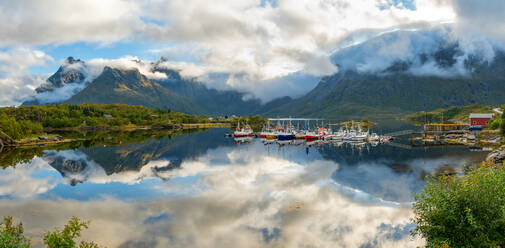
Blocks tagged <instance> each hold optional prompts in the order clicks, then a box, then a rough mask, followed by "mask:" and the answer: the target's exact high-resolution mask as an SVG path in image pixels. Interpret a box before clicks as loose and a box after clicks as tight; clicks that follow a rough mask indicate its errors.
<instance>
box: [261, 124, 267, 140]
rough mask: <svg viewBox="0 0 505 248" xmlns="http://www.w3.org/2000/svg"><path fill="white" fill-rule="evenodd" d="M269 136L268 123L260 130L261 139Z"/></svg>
mask: <svg viewBox="0 0 505 248" xmlns="http://www.w3.org/2000/svg"><path fill="white" fill-rule="evenodd" d="M266 138H267V128H266V125H265V126H263V129H261V132H260V139H266Z"/></svg>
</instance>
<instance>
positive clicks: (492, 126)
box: [489, 118, 502, 130]
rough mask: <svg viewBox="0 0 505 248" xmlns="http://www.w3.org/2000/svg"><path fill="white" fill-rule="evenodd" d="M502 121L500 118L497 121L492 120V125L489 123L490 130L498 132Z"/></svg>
mask: <svg viewBox="0 0 505 248" xmlns="http://www.w3.org/2000/svg"><path fill="white" fill-rule="evenodd" d="M501 125H502V124H501V119H500V118H497V119H494V120H492V121H491V122H490V123H489V129H491V130H496V129H498V128H500V127H501Z"/></svg>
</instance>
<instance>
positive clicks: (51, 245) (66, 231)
mask: <svg viewBox="0 0 505 248" xmlns="http://www.w3.org/2000/svg"><path fill="white" fill-rule="evenodd" d="M88 225H89V221H88V222H85V221H80V220H79V218H77V217H75V216H74V217H72V218H71V219H70V220H69V221H68V223H67V224H66V225H65V227H64V228H63V230H59V229H56V230H54V231H53V232H48V233H47V234H46V235H45V236H44V244H45V245H47V247H48V248H76V247H79V248H98V245H97V244H95V243H93V242H85V241H81V243H80V244H79V246H77V242H76V241H75V239H77V238H79V237H80V236H81V231H82V229H88Z"/></svg>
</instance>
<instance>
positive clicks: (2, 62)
mask: <svg viewBox="0 0 505 248" xmlns="http://www.w3.org/2000/svg"><path fill="white" fill-rule="evenodd" d="M503 9H505V2H504V1H501V0H487V1H472V0H361V1H355V0H241V1H228V0H214V1H208V0H138V1H133V0H108V1H103V0H102V1H99V0H80V1H67V0H47V1H39V0H18V1H1V2H0V89H1V90H0V106H14V105H19V104H20V103H21V102H22V101H23V100H25V99H26V98H27V97H29V96H32V95H34V94H35V92H34V89H35V88H37V87H38V86H39V85H41V84H42V83H43V82H44V81H45V80H46V79H47V77H48V76H49V75H51V74H52V73H54V72H55V71H56V70H57V69H58V67H59V66H60V65H61V64H62V63H63V61H64V59H65V58H66V57H68V56H73V57H74V58H79V59H82V60H84V61H90V60H95V61H102V62H103V63H102V64H107V63H109V61H112V62H110V63H115V64H118V61H121V60H131V59H140V60H143V61H147V62H148V61H156V60H158V59H159V58H160V57H162V56H163V57H165V58H167V59H168V62H167V63H166V66H167V67H170V68H173V69H177V70H179V71H180V73H181V75H182V76H184V77H188V78H196V79H197V80H198V81H200V82H202V83H204V84H206V85H207V86H208V87H211V88H216V89H234V90H238V91H241V92H246V93H250V96H252V97H256V98H260V99H261V100H263V101H268V100H271V99H274V98H276V97H280V96H283V95H289V96H293V97H296V96H300V95H302V94H304V93H306V92H307V91H309V90H310V89H312V88H313V87H314V86H315V85H316V84H317V82H318V81H319V80H320V78H321V77H323V76H326V75H331V74H334V73H336V72H338V70H339V68H338V67H337V66H336V65H335V64H333V63H332V62H331V55H332V54H333V53H334V52H335V51H338V50H339V49H341V48H342V47H346V46H349V45H353V44H357V43H360V42H363V41H366V40H367V39H370V38H372V37H374V36H376V35H378V34H381V33H384V32H389V31H393V30H401V29H405V30H413V29H423V28H426V27H431V26H433V25H439V24H447V23H451V24H453V25H454V32H453V33H452V34H451V35H452V36H454V37H455V38H456V39H458V40H464V42H466V43H465V44H466V45H467V46H468V47H472V46H474V47H475V46H477V45H479V44H482V43H478V41H480V40H482V39H488V38H489V39H492V40H493V41H496V43H502V41H505V31H504V30H505V23H504V22H502V12H503ZM462 37H464V39H463V38H462ZM475 44H477V45H475ZM119 64H124V63H119ZM216 75H218V76H216Z"/></svg>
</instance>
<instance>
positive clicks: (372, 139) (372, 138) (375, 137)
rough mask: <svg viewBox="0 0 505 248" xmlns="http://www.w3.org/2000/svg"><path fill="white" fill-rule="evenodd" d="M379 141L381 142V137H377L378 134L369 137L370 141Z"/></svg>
mask: <svg viewBox="0 0 505 248" xmlns="http://www.w3.org/2000/svg"><path fill="white" fill-rule="evenodd" d="M379 140H380V137H379V135H377V133H372V134H370V136H369V137H368V141H379Z"/></svg>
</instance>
